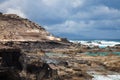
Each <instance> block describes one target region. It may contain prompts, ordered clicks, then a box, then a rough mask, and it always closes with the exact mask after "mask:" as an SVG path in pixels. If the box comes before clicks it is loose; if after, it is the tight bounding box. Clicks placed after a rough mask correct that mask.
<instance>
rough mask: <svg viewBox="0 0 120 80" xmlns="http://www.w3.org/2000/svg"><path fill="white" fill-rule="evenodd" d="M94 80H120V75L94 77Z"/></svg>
mask: <svg viewBox="0 0 120 80" xmlns="http://www.w3.org/2000/svg"><path fill="white" fill-rule="evenodd" d="M93 76H94V78H93V79H92V80H120V75H93Z"/></svg>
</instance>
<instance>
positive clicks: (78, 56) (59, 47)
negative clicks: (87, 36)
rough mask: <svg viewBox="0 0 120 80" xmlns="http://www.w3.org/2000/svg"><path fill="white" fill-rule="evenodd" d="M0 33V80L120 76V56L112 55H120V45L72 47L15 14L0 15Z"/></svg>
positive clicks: (81, 79)
mask: <svg viewBox="0 0 120 80" xmlns="http://www.w3.org/2000/svg"><path fill="white" fill-rule="evenodd" d="M0 33H1V34H2V35H0V80H97V79H95V77H96V75H120V56H119V55H117V54H113V53H114V52H120V46H119V45H117V46H113V47H106V48H103V49H101V48H99V47H97V46H94V47H92V48H90V47H89V46H86V45H82V44H80V43H77V44H76V43H72V42H69V41H68V40H67V39H65V38H59V37H55V36H53V35H52V34H50V33H49V32H48V31H46V30H45V29H44V28H42V27H41V26H39V25H37V24H35V23H33V22H31V21H30V20H28V19H23V18H20V17H19V16H17V15H14V14H2V13H0ZM98 52H101V53H103V52H107V53H108V54H107V55H102V56H101V55H99V54H98ZM90 54H98V55H95V56H94V55H90Z"/></svg>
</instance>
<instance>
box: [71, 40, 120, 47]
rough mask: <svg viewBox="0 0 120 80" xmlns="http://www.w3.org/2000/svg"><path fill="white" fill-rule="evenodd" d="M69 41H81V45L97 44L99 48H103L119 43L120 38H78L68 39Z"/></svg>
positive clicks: (91, 45) (90, 45)
mask: <svg viewBox="0 0 120 80" xmlns="http://www.w3.org/2000/svg"><path fill="white" fill-rule="evenodd" d="M70 42H74V43H81V44H83V45H88V46H89V47H93V46H99V48H105V47H107V46H110V47H112V46H115V45H120V39H99V40H98V39H79V40H70Z"/></svg>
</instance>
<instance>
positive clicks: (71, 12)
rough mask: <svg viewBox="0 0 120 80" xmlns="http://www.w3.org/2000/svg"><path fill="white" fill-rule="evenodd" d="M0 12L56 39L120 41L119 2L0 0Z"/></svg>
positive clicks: (114, 0)
mask: <svg viewBox="0 0 120 80" xmlns="http://www.w3.org/2000/svg"><path fill="white" fill-rule="evenodd" d="M0 11H1V12H3V13H15V14H18V15H19V16H21V17H26V18H28V19H30V20H32V21H34V22H37V23H38V24H40V25H42V26H43V27H44V28H45V29H47V30H48V31H50V32H51V33H53V34H54V35H56V36H61V37H66V38H69V39H120V0H0Z"/></svg>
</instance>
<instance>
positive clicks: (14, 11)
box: [5, 8, 26, 18]
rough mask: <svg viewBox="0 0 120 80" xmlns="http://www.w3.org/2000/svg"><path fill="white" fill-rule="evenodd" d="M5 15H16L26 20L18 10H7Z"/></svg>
mask: <svg viewBox="0 0 120 80" xmlns="http://www.w3.org/2000/svg"><path fill="white" fill-rule="evenodd" d="M5 14H17V15H18V16H20V17H23V18H26V15H25V14H24V13H23V12H22V11H21V10H20V9H19V8H17V9H12V8H8V9H7V11H6V13H5Z"/></svg>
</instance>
